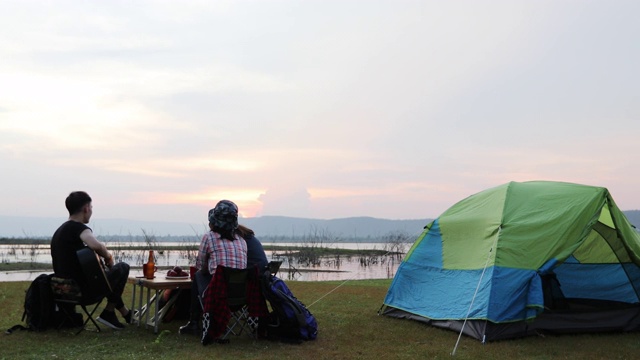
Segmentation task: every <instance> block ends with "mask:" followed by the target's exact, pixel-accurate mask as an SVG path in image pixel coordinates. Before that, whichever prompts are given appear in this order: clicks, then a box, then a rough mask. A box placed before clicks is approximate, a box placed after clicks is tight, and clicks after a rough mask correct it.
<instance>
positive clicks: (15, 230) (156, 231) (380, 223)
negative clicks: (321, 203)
mask: <svg viewBox="0 0 640 360" xmlns="http://www.w3.org/2000/svg"><path fill="white" fill-rule="evenodd" d="M64 221H66V218H35V217H33V218H32V217H17V216H0V237H18V238H22V237H34V238H40V237H46V238H48V237H51V235H53V232H54V231H55V230H56V229H57V228H58V226H60V224H62V223H63V222H64ZM429 221H431V220H429V219H422V220H388V219H376V218H372V217H354V218H342V219H332V220H322V219H304V218H294V217H286V216H263V217H257V218H241V219H240V223H241V224H243V225H245V226H247V227H249V228H251V229H253V230H254V231H255V232H256V234H258V235H259V236H261V237H264V236H270V237H278V236H283V237H304V236H316V237H317V236H326V237H341V238H369V237H380V236H384V235H388V234H389V233H397V232H403V233H406V234H407V235H409V236H414V235H415V236H417V235H418V234H420V233H421V232H422V229H423V228H424V226H425V225H427V224H428V223H429ZM89 226H90V227H91V228H92V229H93V231H94V232H95V233H96V234H97V235H99V236H132V237H135V236H142V235H143V234H147V235H153V236H155V237H165V236H167V237H168V236H181V237H192V236H193V237H196V238H197V239H198V240H199V239H200V236H201V235H202V233H203V232H204V231H206V230H208V226H207V224H205V223H201V224H196V223H179V222H154V221H134V220H127V219H96V220H95V221H91V223H90V224H89Z"/></svg>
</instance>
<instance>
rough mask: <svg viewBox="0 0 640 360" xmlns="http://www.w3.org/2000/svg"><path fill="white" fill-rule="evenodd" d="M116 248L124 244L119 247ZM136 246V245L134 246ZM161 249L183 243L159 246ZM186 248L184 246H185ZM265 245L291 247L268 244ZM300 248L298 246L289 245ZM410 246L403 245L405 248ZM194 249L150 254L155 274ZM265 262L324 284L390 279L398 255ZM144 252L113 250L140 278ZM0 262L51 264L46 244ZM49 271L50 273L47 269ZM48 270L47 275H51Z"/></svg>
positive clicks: (185, 260)
mask: <svg viewBox="0 0 640 360" xmlns="http://www.w3.org/2000/svg"><path fill="white" fill-rule="evenodd" d="M120 245H124V244H121V243H120ZM137 245H140V243H137ZM159 245H162V246H171V245H178V246H184V245H186V244H184V243H180V244H173V243H159ZM187 245H188V244H187ZM263 245H264V246H269V245H279V246H282V245H291V244H284V243H278V244H272V243H264V244H263ZM293 245H300V244H293ZM410 245H411V244H406V248H407V249H408V247H409V246H410ZM323 247H329V248H341V249H353V250H359V249H361V250H365V249H366V250H384V248H385V244H382V243H339V244H334V245H329V246H328V245H323ZM196 252H197V251H196V250H165V251H156V252H154V254H155V256H156V265H157V266H158V272H159V273H161V274H162V273H164V272H166V271H167V270H168V269H170V268H172V267H173V266H176V265H179V266H182V267H188V266H189V265H192V264H193V263H195V256H196ZM266 253H267V258H268V259H269V260H277V261H282V262H283V263H282V266H281V267H280V271H279V272H278V276H279V277H280V278H282V279H285V280H297V281H328V280H339V281H343V280H356V279H390V278H393V276H394V275H395V273H396V270H397V268H398V266H399V264H400V262H401V256H398V255H384V256H370V255H354V256H344V255H341V256H331V257H326V258H324V257H323V258H320V259H319V260H318V261H315V262H314V263H313V264H311V263H309V262H308V261H300V259H297V258H295V257H286V256H281V254H282V252H278V253H274V252H273V251H266ZM148 254H149V252H148V250H134V251H115V252H114V256H115V258H116V261H124V262H126V263H128V264H130V265H131V267H132V269H131V275H142V270H141V268H140V267H141V266H142V264H143V263H145V262H147V259H148V256H149V255H148ZM0 262H2V263H12V262H27V263H29V262H33V263H49V264H50V263H51V254H50V250H49V245H39V246H38V245H20V246H17V245H0ZM51 271H52V270H51ZM51 271H49V272H51ZM41 273H43V271H3V272H0V281H31V280H33V279H35V278H36V277H37V276H38V275H39V274H41Z"/></svg>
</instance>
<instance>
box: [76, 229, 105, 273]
mask: <svg viewBox="0 0 640 360" xmlns="http://www.w3.org/2000/svg"><path fill="white" fill-rule="evenodd" d="M80 239H81V240H82V241H83V242H84V243H85V244H87V246H88V247H89V248H91V250H93V251H95V252H96V253H97V254H98V255H100V256H102V257H103V258H104V262H105V264H106V265H107V266H108V267H111V266H113V256H112V255H111V253H110V252H109V250H107V247H106V246H105V245H104V244H103V243H101V242H100V241H98V239H96V237H95V236H93V232H92V231H91V230H90V229H86V230H84V231H83V232H82V233H81V234H80Z"/></svg>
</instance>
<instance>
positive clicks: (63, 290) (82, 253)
mask: <svg viewBox="0 0 640 360" xmlns="http://www.w3.org/2000/svg"><path fill="white" fill-rule="evenodd" d="M76 256H77V257H78V261H79V263H80V267H81V269H82V272H83V274H84V277H85V282H84V283H83V284H82V285H81V284H79V283H77V282H76V281H75V280H73V279H65V278H61V277H57V276H55V275H54V276H53V277H52V278H51V288H52V290H53V300H54V303H55V304H56V306H57V307H58V308H59V309H60V310H62V311H61V312H62V314H63V316H65V319H64V320H63V321H62V322H61V324H60V326H59V327H62V326H63V325H64V324H66V322H67V321H71V324H74V314H75V306H76V305H79V306H80V307H81V308H82V311H84V313H85V314H86V315H87V319H86V320H85V321H84V323H83V324H82V327H81V328H80V330H78V332H77V333H76V335H77V334H79V333H80V332H82V330H84V329H85V327H86V325H87V323H88V322H89V321H91V322H92V323H93V325H94V326H95V327H96V331H97V332H100V326H98V323H96V321H95V320H94V319H93V314H94V313H95V312H96V310H97V309H98V306H100V304H101V303H102V300H103V299H104V298H105V297H106V296H107V294H108V293H110V292H111V285H110V284H109V280H108V279H107V275H106V274H105V272H104V264H103V263H102V262H101V261H100V257H99V256H98V255H97V254H96V253H95V252H94V251H93V250H91V248H89V247H84V248H82V249H80V250H78V251H76ZM54 279H55V280H54ZM91 305H95V306H94V307H93V309H92V310H91V311H89V310H88V309H87V306H91Z"/></svg>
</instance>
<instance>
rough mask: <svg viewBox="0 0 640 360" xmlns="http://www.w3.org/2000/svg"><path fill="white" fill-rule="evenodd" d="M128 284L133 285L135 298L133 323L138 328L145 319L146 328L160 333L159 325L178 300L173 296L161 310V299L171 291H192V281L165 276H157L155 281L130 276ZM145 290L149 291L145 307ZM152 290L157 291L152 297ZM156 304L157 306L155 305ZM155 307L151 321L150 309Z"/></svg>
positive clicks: (133, 300)
mask: <svg viewBox="0 0 640 360" xmlns="http://www.w3.org/2000/svg"><path fill="white" fill-rule="evenodd" d="M127 282H128V283H130V284H133V296H132V299H131V309H132V311H133V317H132V321H135V322H136V324H138V326H140V324H141V323H142V318H143V317H145V320H144V327H145V329H146V328H147V326H153V332H154V333H156V334H157V333H158V325H159V324H160V323H161V322H162V319H163V318H164V316H165V315H166V313H167V311H168V310H169V309H170V308H171V305H173V303H174V302H175V301H176V299H177V298H178V297H177V296H172V297H171V298H170V299H169V301H168V302H167V303H166V304H165V305H164V306H163V307H162V308H160V297H161V296H162V294H163V293H164V292H165V290H169V289H191V279H189V278H186V279H166V278H165V276H164V275H159V276H156V277H155V278H154V279H145V278H144V277H141V276H130V277H129V279H128V280H127ZM138 288H140V291H139V293H140V294H139V297H138V307H136V306H135V304H136V293H137V289H138ZM144 289H147V298H146V302H145V303H144V305H143V301H142V299H143V297H144ZM151 290H155V294H154V295H153V296H151ZM154 303H155V304H154ZM152 306H154V307H155V310H154V314H153V316H152V317H151V319H149V313H150V312H151V311H150V308H151V307H152Z"/></svg>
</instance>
